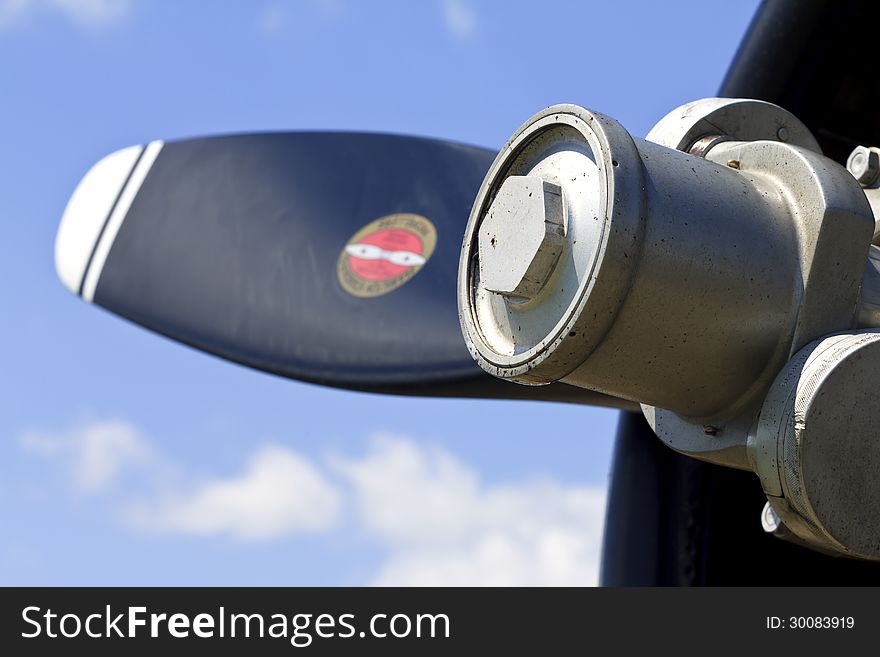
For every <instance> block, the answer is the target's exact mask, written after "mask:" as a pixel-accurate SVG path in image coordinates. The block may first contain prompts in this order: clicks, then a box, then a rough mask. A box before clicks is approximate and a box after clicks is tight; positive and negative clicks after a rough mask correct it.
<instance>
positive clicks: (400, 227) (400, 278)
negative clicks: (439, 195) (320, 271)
mask: <svg viewBox="0 0 880 657" xmlns="http://www.w3.org/2000/svg"><path fill="white" fill-rule="evenodd" d="M436 245H437V230H436V229H435V228H434V224H432V223H431V222H430V221H428V219H426V218H425V217H423V216H421V215H418V214H411V213H400V214H389V215H387V216H385V217H381V218H379V219H376V221H373V222H371V223H369V224H367V225H366V226H364V227H363V228H361V229H360V230H359V231H358V232H356V233H355V234H354V235H352V237H351V239H350V240H348V243H347V244H346V245H345V248H344V249H342V253H340V254H339V260H338V261H337V263H336V274H337V276H338V277H339V283H340V285H342V287H343V289H344V290H345V291H346V292H348V293H349V294H352V295H354V296H356V297H378V296H380V295H382V294H388V293H389V292H391V291H392V290H396V289H397V288H399V287H400V286H401V285H403V284H404V283H406V282H407V281H408V280H409V279H411V278H412V277H413V276H415V275H416V274H417V273H418V272H419V270H420V269H421V268H422V266H423V265H424V264H425V263H426V262H428V259H429V258H430V257H431V254H432V253H433V252H434V247H435V246H436Z"/></svg>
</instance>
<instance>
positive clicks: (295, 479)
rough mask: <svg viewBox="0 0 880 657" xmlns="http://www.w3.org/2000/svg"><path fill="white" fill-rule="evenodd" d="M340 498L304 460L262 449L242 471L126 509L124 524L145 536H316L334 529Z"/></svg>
mask: <svg viewBox="0 0 880 657" xmlns="http://www.w3.org/2000/svg"><path fill="white" fill-rule="evenodd" d="M341 499H342V496H341V494H340V492H339V491H338V490H337V489H336V488H335V487H334V486H333V485H332V484H331V483H330V482H328V481H327V480H326V479H325V477H324V476H323V475H322V474H321V473H320V472H319V471H318V469H317V468H316V467H315V466H314V465H313V464H312V463H311V462H309V461H308V460H306V459H305V458H303V457H302V456H300V455H298V454H297V453H296V452H293V451H292V450H290V449H287V448H285V447H280V446H277V445H267V446H264V447H261V448H260V449H258V450H257V451H256V452H255V453H254V454H253V455H252V456H251V458H250V460H249V461H248V463H247V466H246V467H245V470H244V472H242V473H241V474H240V475H237V476H234V477H231V478H227V479H214V480H211V481H208V482H205V483H202V484H200V485H197V486H194V487H192V489H191V490H190V491H188V492H184V493H180V492H173V493H170V494H166V495H164V496H163V499H161V500H159V501H153V502H146V503H139V504H135V505H132V506H131V507H130V508H129V509H128V511H127V516H128V519H129V520H130V521H131V522H132V523H133V525H134V526H135V527H137V528H139V529H142V530H146V531H151V532H166V533H176V534H191V535H197V536H210V535H224V534H225V535H228V536H232V537H234V538H237V539H241V540H249V541H258V540H268V539H275V538H281V537H283V536H287V535H290V534H296V533H304V532H321V531H324V530H327V529H330V528H332V527H333V526H335V525H336V524H337V521H338V518H339V511H340V506H341Z"/></svg>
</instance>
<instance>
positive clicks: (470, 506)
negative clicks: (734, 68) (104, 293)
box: [0, 0, 756, 585]
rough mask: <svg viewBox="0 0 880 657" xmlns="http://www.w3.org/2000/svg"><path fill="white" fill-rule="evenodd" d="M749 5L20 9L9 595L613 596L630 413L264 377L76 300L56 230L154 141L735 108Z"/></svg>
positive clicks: (8, 186)
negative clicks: (610, 500)
mask: <svg viewBox="0 0 880 657" xmlns="http://www.w3.org/2000/svg"><path fill="white" fill-rule="evenodd" d="M755 6H756V2H754V1H748V2H724V1H723V0H719V1H717V2H711V3H706V2H696V1H695V0H694V1H688V2H684V1H682V2H664V3H659V2H635V1H623V0H618V1H616V2H607V3H606V2H602V3H599V2H577V1H571V2H554V3H537V2H510V1H506V2H502V1H501V0H498V1H494V0H489V1H485V2H477V1H476V0H448V1H441V0H436V1H434V0H431V1H429V0H425V1H423V2H412V1H411V0H409V1H406V0H400V1H390V0H389V1H381V2H379V1H376V2H355V1H354V0H302V1H300V2H293V1H289V2H282V1H280V0H253V1H247V2H245V1H240V2H232V1H228V2H220V1H214V2H207V1H204V2H196V1H195V0H192V1H188V2H179V1H177V0H155V1H152V2H146V1H142V0H0V89H2V93H0V135H2V140H0V225H2V234H3V236H4V237H3V239H2V240H0V254H2V257H0V276H2V280H3V281H4V284H3V287H2V295H3V305H2V308H3V314H2V320H3V321H2V322H0V344H2V345H3V346H2V354H3V358H2V373H0V417H2V420H3V421H2V424H0V527H2V530H0V583H2V584H35V585H36V584H40V585H42V584H110V585H135V584H146V585H149V584H256V585H261V584H285V585H298V584H303V585H305V584H368V583H403V584H406V583H444V582H445V583H467V582H472V583H475V584H482V583H487V584H491V583H501V584H506V583H559V584H562V583H592V582H594V581H595V578H596V564H597V559H598V546H599V538H600V532H601V512H602V505H603V504H604V488H605V485H606V479H607V474H608V469H609V465H610V453H611V447H612V434H613V430H614V426H615V422H616V414H615V413H614V412H612V411H608V410H600V409H593V408H586V407H573V406H565V405H556V404H540V403H515V402H498V401H474V400H428V399H405V398H391V397H379V396H370V395H365V394H359V393H351V392H343V391H336V390H330V389H324V388H319V387H316V386H310V385H306V384H301V383H297V382H292V381H287V380H282V379H278V378H274V377H271V376H269V375H265V374H262V373H258V372H251V371H249V370H246V369H244V368H242V367H239V366H235V365H231V364H229V363H226V362H223V361H220V360H218V359H216V358H213V357H210V356H206V355H203V354H200V353H197V352H195V351H193V350H190V349H188V348H185V347H182V346H179V345H177V344H174V343H172V342H170V341H168V340H166V339H164V338H160V337H157V336H154V335H152V334H149V333H147V332H146V331H143V330H142V329H139V328H136V327H134V326H133V325H130V324H128V323H126V322H124V321H121V320H119V319H117V318H115V317H113V316H111V315H109V314H108V313H105V312H104V311H102V310H100V309H98V308H96V307H93V306H89V305H87V304H84V303H82V302H81V301H79V300H77V299H76V298H74V297H73V296H72V295H70V294H69V293H68V292H67V291H66V290H65V289H64V288H63V287H62V285H61V284H60V283H59V282H58V281H57V279H56V276H55V272H54V267H53V261H52V249H53V242H54V235H55V230H56V228H57V224H58V220H59V219H60V217H61V213H62V211H63V209H64V205H65V203H66V201H67V199H68V197H69V195H70V193H71V192H72V190H73V188H74V187H75V185H76V183H77V182H78V180H79V179H80V177H81V176H82V174H83V173H84V172H85V171H86V170H87V169H88V167H89V166H90V165H91V164H93V163H94V162H95V161H97V160H98V159H99V158H100V157H102V156H103V155H105V154H107V153H109V152H111V151H113V150H116V149H118V148H121V147H124V146H128V145H130V144H136V143H143V142H147V141H150V140H152V139H157V138H162V139H173V138H180V137H188V136H194V135H204V134H213V133H226V132H247V131H263V130H269V129H281V130H285V129H287V130H296V129H355V130H370V131H388V132H396V133H404V134H416V135H428V136H437V137H443V138H449V139H453V140H457V141H462V142H469V143H474V144H478V145H483V146H489V147H494V148H497V147H498V146H500V145H501V144H502V143H503V142H504V141H505V140H506V138H507V137H508V136H509V134H510V133H512V132H513V131H514V130H515V129H516V128H517V127H518V126H519V125H520V124H521V123H522V122H523V121H524V120H525V119H526V118H528V116H530V115H531V114H533V113H534V112H535V111H537V110H538V109H540V108H542V107H545V106H547V105H550V104H553V103H558V102H574V103H579V104H581V105H584V106H587V107H589V108H591V109H595V110H598V111H600V112H603V113H606V114H609V115H611V116H614V117H615V118H617V119H618V120H620V121H621V122H622V123H623V124H624V125H625V126H626V127H627V128H628V129H629V130H630V131H631V132H632V133H633V134H636V135H644V134H645V133H647V131H648V130H649V129H650V127H651V126H652V125H653V124H654V123H655V122H656V121H657V120H659V118H660V117H661V116H663V115H664V114H665V113H666V112H668V111H669V110H671V109H673V108H674V107H676V106H677V105H680V104H682V103H684V102H686V101H689V100H693V99H696V98H699V97H704V96H711V95H713V94H714V93H715V92H716V90H717V88H718V85H719V83H720V81H721V79H722V77H723V74H724V72H725V70H726V68H727V66H728V64H729V62H730V60H731V58H732V56H733V53H734V52H735V49H736V45H737V43H738V42H739V40H740V38H741V36H742V33H743V31H744V30H745V28H746V26H747V24H748V21H749V20H750V18H751V16H752V14H753V13H754V9H755ZM707 16H711V21H710V22H711V28H710V29H705V30H701V29H700V26H701V25H705V24H706V23H705V21H706V17H707Z"/></svg>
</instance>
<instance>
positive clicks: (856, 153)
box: [846, 146, 880, 187]
mask: <svg viewBox="0 0 880 657" xmlns="http://www.w3.org/2000/svg"><path fill="white" fill-rule="evenodd" d="M846 168H847V170H848V171H849V172H850V173H851V174H852V175H853V177H854V178H855V179H856V180H858V181H859V183H860V184H861V185H862V186H863V187H868V186H870V185H873V184H874V183H875V182H877V180H878V179H880V149H877V148H869V147H867V146H856V147H855V148H854V149H853V152H852V153H850V154H849V157H848V158H847V160H846Z"/></svg>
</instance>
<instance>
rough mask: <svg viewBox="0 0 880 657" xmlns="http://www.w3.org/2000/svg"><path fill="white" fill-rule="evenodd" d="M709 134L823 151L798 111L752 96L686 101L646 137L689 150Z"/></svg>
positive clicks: (668, 145) (817, 151)
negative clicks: (796, 112) (782, 143)
mask: <svg viewBox="0 0 880 657" xmlns="http://www.w3.org/2000/svg"><path fill="white" fill-rule="evenodd" d="M706 137H710V138H711V137H725V138H727V139H731V140H733V141H761V140H768V141H781V142H784V143H787V144H792V145H794V146H801V147H803V148H806V149H808V150H811V151H814V152H816V153H821V152H822V148H821V147H820V146H819V142H817V141H816V138H815V137H813V134H812V133H811V132H810V130H809V128H807V126H805V125H804V124H803V122H801V120H800V119H798V118H797V117H796V116H795V115H794V114H792V113H791V112H789V111H788V110H785V109H783V108H781V107H779V106H778V105H774V104H773V103H768V102H766V101H763V100H752V99H749V98H703V99H701V100H695V101H693V102H690V103H686V104H684V105H682V106H681V107H676V108H675V109H674V110H672V111H671V112H669V114H667V115H666V116H664V117H663V118H662V119H660V121H659V122H658V123H657V124H656V125H655V126H654V127H653V128H651V132H649V133H648V136H647V137H645V139H647V140H648V141H653V142H654V143H655V144H660V145H662V146H666V147H667V148H674V149H676V150H679V151H686V152H687V151H691V149H692V148H693V147H694V146H695V145H697V142H699V141H700V140H701V139H704V138H706Z"/></svg>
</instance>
